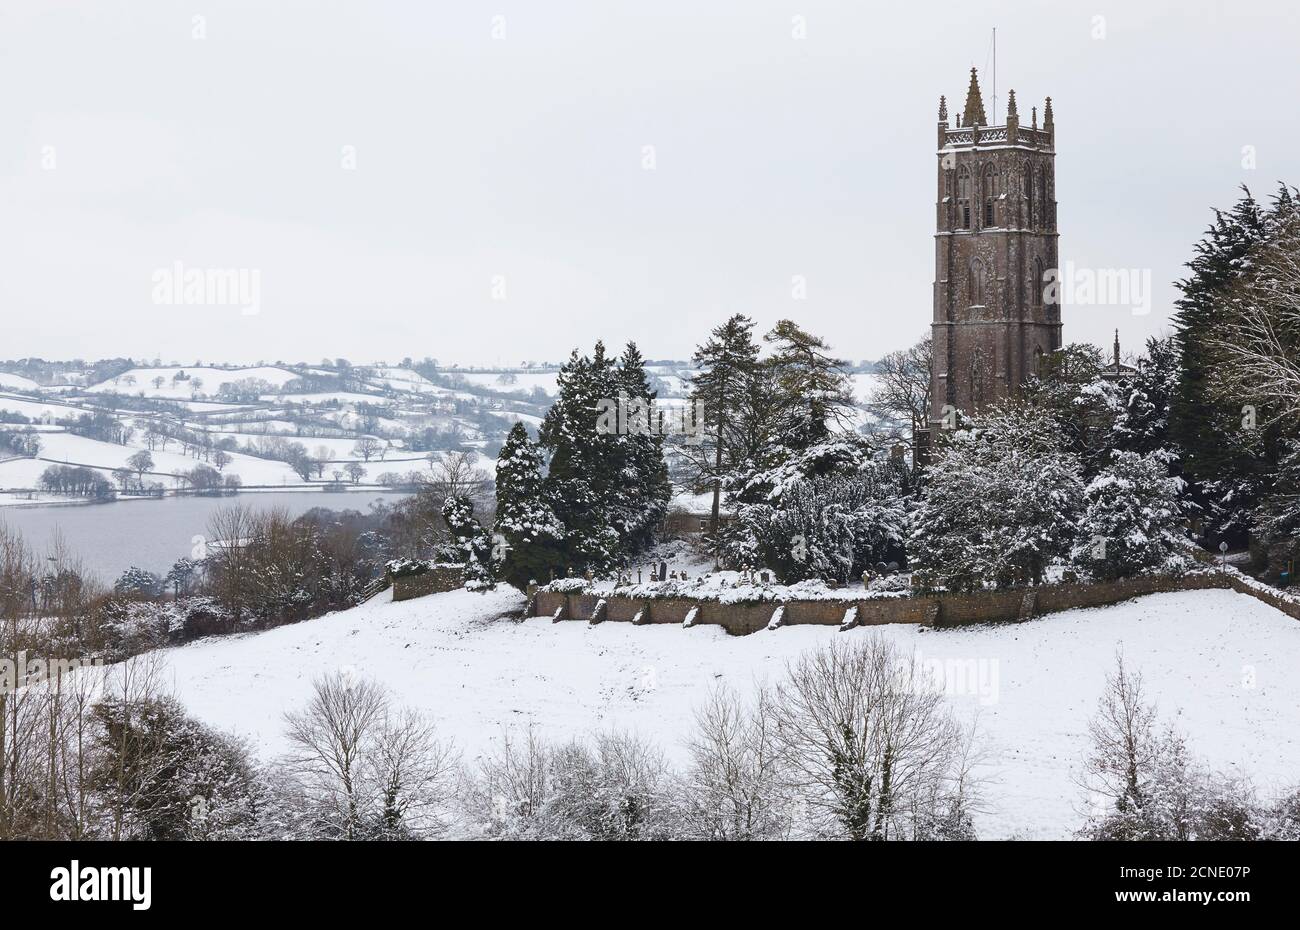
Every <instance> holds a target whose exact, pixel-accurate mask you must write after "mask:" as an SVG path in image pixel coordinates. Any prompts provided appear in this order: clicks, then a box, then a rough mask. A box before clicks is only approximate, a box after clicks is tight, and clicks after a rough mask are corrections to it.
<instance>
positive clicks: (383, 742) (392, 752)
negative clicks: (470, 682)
mask: <svg viewBox="0 0 1300 930" xmlns="http://www.w3.org/2000/svg"><path fill="white" fill-rule="evenodd" d="M457 762H458V756H457V754H456V751H455V749H454V748H453V747H452V745H451V744H450V743H444V742H442V741H440V740H439V739H438V736H437V731H436V729H435V728H434V725H433V723H432V722H430V721H429V720H428V718H426V717H424V716H422V715H420V714H419V713H416V712H415V711H412V710H410V709H403V710H400V711H396V712H393V713H390V714H389V716H388V718H387V719H386V720H385V721H384V724H383V727H382V729H381V730H380V732H379V737H378V739H377V741H376V744H375V746H374V749H373V752H372V753H371V756H370V758H369V759H368V765H369V767H370V769H371V777H372V778H373V779H374V781H375V782H376V784H377V785H378V788H379V793H380V805H381V809H380V812H379V818H380V826H379V829H380V832H381V835H382V836H384V837H386V838H392V839H397V838H402V837H406V836H412V835H414V836H432V835H436V834H438V833H441V832H442V831H443V829H444V828H445V824H444V822H443V819H442V812H443V809H444V807H445V805H446V803H447V800H448V798H449V797H450V796H451V795H452V794H453V791H454V774H455V771H456V766H457Z"/></svg>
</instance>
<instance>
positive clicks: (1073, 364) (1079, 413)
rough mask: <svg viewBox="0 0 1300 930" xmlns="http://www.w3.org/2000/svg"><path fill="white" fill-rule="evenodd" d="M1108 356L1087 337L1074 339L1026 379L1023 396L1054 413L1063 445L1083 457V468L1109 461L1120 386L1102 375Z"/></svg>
mask: <svg viewBox="0 0 1300 930" xmlns="http://www.w3.org/2000/svg"><path fill="white" fill-rule="evenodd" d="M1103 367H1104V358H1103V355H1102V352H1101V350H1100V349H1098V348H1097V347H1096V346H1094V345H1090V344H1088V343H1079V342H1076V343H1071V344H1070V345H1068V346H1066V347H1065V348H1063V349H1061V350H1060V351H1059V352H1053V353H1052V354H1051V355H1050V356H1048V357H1047V358H1046V359H1044V361H1043V367H1042V370H1040V371H1038V372H1036V373H1035V374H1033V375H1032V376H1030V378H1029V379H1028V380H1027V381H1026V382H1025V388H1024V395H1023V396H1024V399H1025V400H1026V401H1027V402H1028V403H1029V404H1031V405H1033V406H1035V407H1037V408H1039V409H1040V410H1041V411H1042V412H1043V413H1045V414H1046V415H1047V416H1048V417H1050V418H1051V420H1052V423H1053V424H1054V425H1055V429H1056V430H1057V432H1058V434H1059V436H1060V443H1061V448H1062V450H1063V451H1065V452H1069V453H1071V454H1073V455H1076V456H1078V457H1079V460H1080V462H1082V463H1083V468H1084V474H1085V475H1089V476H1091V475H1093V474H1096V472H1098V471H1099V470H1101V468H1102V467H1103V466H1104V465H1105V464H1106V456H1107V455H1108V452H1109V448H1108V444H1109V440H1110V437H1111V432H1112V427H1113V424H1114V421H1115V417H1116V415H1117V414H1118V412H1119V409H1120V405H1121V403H1122V391H1121V389H1120V388H1119V387H1118V386H1117V385H1115V384H1113V383H1112V382H1110V381H1106V380H1105V379H1103V378H1102V377H1101V370H1102V368H1103Z"/></svg>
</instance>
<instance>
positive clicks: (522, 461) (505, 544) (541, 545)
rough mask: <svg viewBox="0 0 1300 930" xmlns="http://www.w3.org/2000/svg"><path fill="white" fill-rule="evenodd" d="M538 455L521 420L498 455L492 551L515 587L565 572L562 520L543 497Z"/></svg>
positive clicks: (506, 576)
mask: <svg viewBox="0 0 1300 930" xmlns="http://www.w3.org/2000/svg"><path fill="white" fill-rule="evenodd" d="M542 492H543V487H542V453H541V450H539V449H538V447H537V445H536V444H535V443H534V442H533V441H532V440H531V439H529V438H528V430H527V429H526V428H525V427H524V425H523V424H522V423H516V424H515V425H514V426H513V427H511V429H510V434H509V435H508V436H507V437H506V441H505V444H504V445H503V446H502V447H501V453H500V455H498V456H497V477H496V495H497V519H496V525H495V527H494V529H495V539H494V544H493V549H494V551H493V555H494V556H495V555H497V554H498V553H497V550H498V547H499V548H500V550H502V551H501V553H500V554H501V563H502V564H501V565H500V566H499V569H498V571H499V573H500V575H501V577H502V578H504V579H505V580H506V581H508V582H509V583H510V584H512V585H514V586H515V587H517V588H521V589H522V588H525V587H526V586H527V585H528V583H529V582H530V581H537V582H539V583H542V584H545V583H546V582H547V581H549V580H550V579H551V577H552V576H554V575H560V574H563V572H564V568H565V566H564V551H563V549H562V548H561V547H562V545H563V542H564V535H565V532H564V524H562V523H561V522H560V520H559V518H558V517H557V516H556V515H555V511H554V510H553V509H552V508H551V506H550V504H548V503H547V502H546V500H545V499H544V497H543V493H542Z"/></svg>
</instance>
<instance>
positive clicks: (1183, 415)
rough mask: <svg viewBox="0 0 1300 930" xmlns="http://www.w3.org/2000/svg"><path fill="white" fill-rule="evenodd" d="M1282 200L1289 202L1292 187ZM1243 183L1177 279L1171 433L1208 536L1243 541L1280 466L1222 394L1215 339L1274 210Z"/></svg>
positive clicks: (1260, 434) (1261, 434) (1268, 443)
mask: <svg viewBox="0 0 1300 930" xmlns="http://www.w3.org/2000/svg"><path fill="white" fill-rule="evenodd" d="M1281 196H1282V197H1283V198H1286V201H1287V202H1289V195H1287V192H1286V191H1285V189H1283V191H1282V195H1281ZM1280 205H1281V203H1280V201H1279V203H1276V204H1275V210H1274V211H1269V210H1268V209H1266V208H1265V207H1263V206H1262V205H1261V204H1260V203H1259V202H1258V201H1257V200H1255V198H1254V197H1253V196H1252V195H1251V193H1250V191H1249V189H1247V188H1246V187H1245V186H1243V187H1242V197H1241V198H1240V199H1239V200H1238V201H1237V203H1236V204H1234V205H1233V206H1232V208H1231V209H1229V210H1228V211H1226V212H1225V211H1220V210H1216V211H1214V216H1215V219H1214V222H1213V223H1212V224H1211V225H1210V227H1209V228H1208V229H1207V230H1206V232H1205V236H1204V238H1202V239H1201V241H1200V242H1198V243H1197V244H1196V249H1195V250H1196V256H1195V258H1193V259H1192V261H1190V262H1188V268H1190V269H1191V274H1190V275H1189V276H1188V277H1187V278H1185V279H1184V280H1182V281H1180V282H1178V285H1177V286H1178V289H1179V290H1180V291H1181V292H1182V297H1180V298H1179V299H1178V300H1177V301H1176V302H1175V303H1176V306H1177V310H1176V311H1175V313H1174V316H1173V322H1174V327H1175V335H1174V339H1175V343H1176V345H1177V348H1178V354H1179V358H1180V362H1181V372H1180V375H1179V381H1178V390H1177V392H1176V393H1175V396H1174V401H1173V404H1172V408H1171V421H1170V432H1171V435H1172V437H1173V440H1174V442H1175V443H1176V444H1177V446H1178V449H1179V452H1180V455H1181V457H1182V468H1183V471H1184V473H1185V474H1186V475H1187V476H1188V477H1189V478H1190V479H1192V480H1193V482H1194V485H1193V491H1194V496H1195V497H1196V498H1197V500H1198V502H1199V503H1200V504H1201V505H1202V506H1203V507H1204V510H1205V514H1206V517H1207V527H1206V529H1207V535H1210V536H1230V537H1235V538H1237V539H1239V540H1244V538H1245V534H1246V533H1247V532H1248V531H1249V529H1250V514H1251V512H1252V511H1253V509H1254V507H1255V505H1256V503H1257V501H1258V499H1259V495H1260V494H1261V492H1263V491H1264V490H1265V489H1266V487H1267V484H1268V475H1269V474H1270V473H1271V472H1272V470H1273V468H1274V466H1275V464H1276V450H1275V449H1274V448H1273V447H1274V441H1273V437H1272V436H1270V435H1265V431H1264V430H1260V429H1253V428H1244V427H1246V426H1247V425H1248V419H1243V411H1242V406H1243V404H1242V403H1241V402H1240V401H1238V402H1236V403H1226V402H1224V401H1223V400H1221V399H1220V398H1218V397H1216V396H1215V392H1214V381H1215V377H1214V375H1215V366H1216V364H1218V362H1217V360H1216V358H1215V353H1214V351H1213V350H1212V347H1211V341H1212V339H1213V338H1214V336H1215V334H1216V333H1218V332H1219V331H1220V330H1221V328H1222V326H1223V323H1224V315H1225V313H1226V310H1227V306H1228V300H1227V295H1228V293H1229V292H1230V291H1231V289H1232V288H1233V287H1234V285H1236V284H1237V282H1238V281H1239V280H1240V278H1241V276H1242V275H1243V274H1244V273H1246V272H1247V271H1248V270H1249V267H1250V262H1249V255H1250V252H1251V250H1252V249H1254V248H1255V247H1256V246H1257V245H1258V244H1259V243H1261V242H1264V241H1265V240H1266V239H1267V238H1268V235H1269V229H1270V227H1271V225H1272V214H1273V213H1274V212H1276V209H1277V208H1278V207H1279V206H1280Z"/></svg>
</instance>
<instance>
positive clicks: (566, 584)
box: [543, 578, 591, 594]
mask: <svg viewBox="0 0 1300 930" xmlns="http://www.w3.org/2000/svg"><path fill="white" fill-rule="evenodd" d="M590 586H591V582H590V581H588V580H587V579H586V578H556V579H555V580H554V581H552V582H550V583H549V584H546V585H544V586H543V587H544V588H545V590H547V591H554V592H556V593H560V594H574V593H576V592H579V591H585V590H586V589H587V588H589V587H590Z"/></svg>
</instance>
